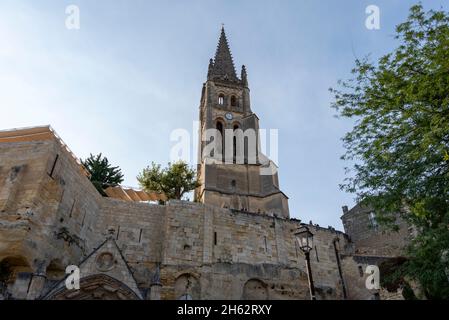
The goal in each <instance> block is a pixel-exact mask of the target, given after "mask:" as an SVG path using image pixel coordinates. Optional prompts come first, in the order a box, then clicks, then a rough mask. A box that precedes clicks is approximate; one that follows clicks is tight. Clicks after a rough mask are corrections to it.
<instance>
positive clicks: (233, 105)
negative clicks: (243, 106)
mask: <svg viewBox="0 0 449 320" xmlns="http://www.w3.org/2000/svg"><path fill="white" fill-rule="evenodd" d="M231 106H232V107H236V106H237V98H236V97H235V96H232V97H231Z"/></svg>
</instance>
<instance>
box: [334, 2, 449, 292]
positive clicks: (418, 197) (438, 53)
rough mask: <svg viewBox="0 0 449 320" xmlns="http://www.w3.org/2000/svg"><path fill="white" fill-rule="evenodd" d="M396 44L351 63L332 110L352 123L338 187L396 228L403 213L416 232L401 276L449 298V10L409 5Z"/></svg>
mask: <svg viewBox="0 0 449 320" xmlns="http://www.w3.org/2000/svg"><path fill="white" fill-rule="evenodd" d="M396 39H397V41H398V42H399V45H398V47H397V48H396V49H395V50H394V51H392V52H391V53H389V54H387V55H385V56H383V57H382V58H380V59H379V60H378V62H377V63H372V62H370V61H369V59H368V58H365V59H363V60H356V64H355V67H354V69H353V70H352V74H353V77H352V78H351V79H349V80H347V81H339V88H338V89H330V90H331V92H333V94H334V96H335V101H334V102H333V107H335V108H336V110H337V112H338V114H339V115H340V116H342V117H345V118H351V119H353V120H354V122H355V125H354V128H353V129H352V131H350V132H349V133H347V134H346V135H345V137H344V138H343V142H344V146H345V148H346V153H345V154H344V155H343V156H342V159H344V160H347V161H348V163H350V166H349V167H348V168H346V169H347V172H348V176H347V178H346V179H345V181H344V183H343V184H342V186H341V187H342V189H344V190H346V191H349V192H353V193H357V195H358V198H359V200H360V201H362V202H364V203H366V204H368V205H370V206H372V207H374V208H375V209H377V210H378V212H379V213H380V222H381V223H383V224H384V225H387V226H388V225H389V226H394V220H395V219H394V215H393V214H391V213H394V212H396V213H398V212H399V213H401V214H402V216H403V217H404V218H405V219H407V220H408V222H409V223H411V224H412V225H413V226H415V228H416V230H417V231H418V235H417V237H416V238H415V239H414V241H413V243H412V244H411V245H410V247H409V252H408V257H409V261H408V262H406V263H404V264H403V265H402V266H401V268H400V269H401V275H402V276H407V277H411V278H412V279H415V280H418V281H419V282H420V284H421V286H422V288H423V291H424V293H425V294H426V295H427V297H428V298H441V299H448V298H449V285H448V284H449V279H448V277H447V274H446V273H445V271H447V270H449V269H448V267H449V265H448V261H444V259H442V255H443V253H444V251H445V250H447V249H448V248H449V230H448V226H449V14H448V13H447V12H445V11H442V10H440V11H433V10H431V11H428V12H425V11H424V10H423V7H422V6H421V5H415V6H413V7H412V8H411V9H410V14H409V17H408V19H407V20H406V21H405V22H404V23H402V24H400V25H398V26H397V27H396Z"/></svg>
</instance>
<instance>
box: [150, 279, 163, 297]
mask: <svg viewBox="0 0 449 320" xmlns="http://www.w3.org/2000/svg"><path fill="white" fill-rule="evenodd" d="M161 288H162V285H161V284H160V283H152V284H151V286H150V296H149V300H161Z"/></svg>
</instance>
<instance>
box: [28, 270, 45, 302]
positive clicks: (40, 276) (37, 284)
mask: <svg viewBox="0 0 449 320" xmlns="http://www.w3.org/2000/svg"><path fill="white" fill-rule="evenodd" d="M46 281H47V276H46V275H45V273H34V274H33V276H32V278H31V282H30V286H29V288H28V293H27V297H26V298H27V300H35V299H37V298H39V296H40V295H41V294H42V290H43V289H44V285H45V282H46Z"/></svg>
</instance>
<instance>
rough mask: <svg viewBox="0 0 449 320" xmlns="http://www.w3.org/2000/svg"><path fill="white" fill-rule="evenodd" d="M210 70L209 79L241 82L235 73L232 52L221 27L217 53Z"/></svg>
mask: <svg viewBox="0 0 449 320" xmlns="http://www.w3.org/2000/svg"><path fill="white" fill-rule="evenodd" d="M209 69H210V70H209V71H210V72H209V74H208V78H209V79H217V78H219V79H222V80H230V81H238V80H239V79H238V78H237V75H236V73H235V68H234V62H233V61H232V55H231V50H229V45H228V40H227V38H226V33H225V30H224V27H221V35H220V40H219V41H218V46H217V51H216V52H215V59H214V63H213V65H211V66H210V68H209Z"/></svg>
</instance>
